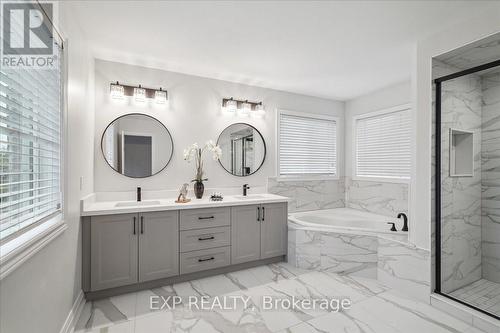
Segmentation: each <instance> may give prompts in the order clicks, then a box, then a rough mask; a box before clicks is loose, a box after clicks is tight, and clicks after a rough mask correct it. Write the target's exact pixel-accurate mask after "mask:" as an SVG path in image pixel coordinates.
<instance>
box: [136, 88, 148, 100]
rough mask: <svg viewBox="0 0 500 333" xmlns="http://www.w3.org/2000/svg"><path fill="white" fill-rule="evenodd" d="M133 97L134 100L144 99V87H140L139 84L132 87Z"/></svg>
mask: <svg viewBox="0 0 500 333" xmlns="http://www.w3.org/2000/svg"><path fill="white" fill-rule="evenodd" d="M134 99H135V101H136V102H144V101H145V100H146V89H144V88H143V87H141V85H139V87H135V88H134Z"/></svg>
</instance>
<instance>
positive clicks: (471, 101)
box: [441, 75, 482, 292]
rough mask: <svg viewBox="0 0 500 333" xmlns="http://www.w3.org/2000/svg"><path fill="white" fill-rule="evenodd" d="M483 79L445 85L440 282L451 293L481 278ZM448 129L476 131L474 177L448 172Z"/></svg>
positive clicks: (471, 78) (471, 76)
mask: <svg viewBox="0 0 500 333" xmlns="http://www.w3.org/2000/svg"><path fill="white" fill-rule="evenodd" d="M481 96H482V89H481V79H480V77H478V76H474V75H469V76H465V77H460V78H457V79H454V80H450V81H446V82H444V83H443V84H442V104H441V110H442V113H441V120H442V125H441V133H442V136H441V143H442V146H441V147H442V149H441V163H442V164H441V217H442V220H441V233H442V239H441V244H442V252H441V267H442V276H441V283H442V284H441V285H442V290H443V291H444V292H451V291H453V290H455V289H457V288H460V287H463V286H465V285H467V284H469V283H472V282H474V281H476V280H478V279H480V278H481V108H482V98H481ZM450 128H454V129H462V130H469V131H473V132H474V156H473V161H474V162H473V168H474V173H473V176H472V177H450V172H449V170H450V155H449V151H450V149H449V148H450V134H449V133H450Z"/></svg>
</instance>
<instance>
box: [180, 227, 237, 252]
mask: <svg viewBox="0 0 500 333" xmlns="http://www.w3.org/2000/svg"><path fill="white" fill-rule="evenodd" d="M180 243H181V252H188V251H195V250H203V249H210V248H214V247H221V246H229V245H231V228H230V227H216V228H205V229H193V230H185V231H181V237H180Z"/></svg>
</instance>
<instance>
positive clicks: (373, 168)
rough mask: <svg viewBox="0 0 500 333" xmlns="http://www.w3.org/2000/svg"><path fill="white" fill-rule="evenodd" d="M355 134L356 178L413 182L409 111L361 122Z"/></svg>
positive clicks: (384, 113) (398, 111)
mask: <svg viewBox="0 0 500 333" xmlns="http://www.w3.org/2000/svg"><path fill="white" fill-rule="evenodd" d="M355 131H356V135H355V140H356V145H355V147H356V152H355V159H356V161H355V164H356V176H358V177H371V178H372V177H375V178H377V177H378V178H394V179H409V178H410V165H411V152H410V150H411V146H410V137H411V123H410V109H408V108H404V109H401V108H400V109H397V110H395V111H389V112H382V113H377V114H376V115H372V116H370V115H369V116H366V117H362V118H358V119H357V120H356V122H355Z"/></svg>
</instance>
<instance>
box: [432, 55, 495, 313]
mask: <svg viewBox="0 0 500 333" xmlns="http://www.w3.org/2000/svg"><path fill="white" fill-rule="evenodd" d="M448 72H450V71H449V70H448ZM434 83H435V93H436V95H435V111H436V113H435V125H436V127H435V136H436V139H435V154H436V158H435V161H436V169H435V184H436V186H435V230H434V231H435V250H436V251H435V253H436V263H435V274H436V275H435V288H436V290H435V291H436V292H437V293H439V294H441V295H444V296H446V297H449V298H452V299H454V300H455V301H457V302H460V303H462V304H465V305H467V306H470V307H472V308H475V309H476V310H478V311H481V312H483V313H486V314H488V315H490V316H492V317H495V318H497V319H499V316H500V60H497V61H493V62H489V63H486V64H483V65H480V66H477V67H474V68H469V69H466V70H460V71H455V72H452V73H450V74H447V75H445V76H441V77H439V78H437V79H435V80H434Z"/></svg>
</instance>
